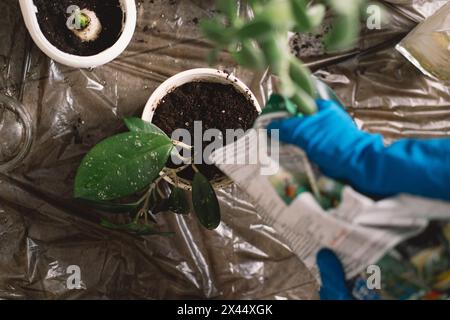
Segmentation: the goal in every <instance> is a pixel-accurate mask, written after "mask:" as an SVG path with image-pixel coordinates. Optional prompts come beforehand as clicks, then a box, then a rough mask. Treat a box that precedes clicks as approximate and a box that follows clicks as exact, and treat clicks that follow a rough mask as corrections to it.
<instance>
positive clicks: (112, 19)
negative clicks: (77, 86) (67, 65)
mask: <svg viewBox="0 0 450 320" xmlns="http://www.w3.org/2000/svg"><path fill="white" fill-rule="evenodd" d="M34 4H35V5H36V7H37V8H38V13H37V18H38V22H39V26H40V28H41V30H42V33H43V34H44V36H45V37H46V38H47V40H48V41H50V43H51V44H53V45H54V46H55V47H57V48H58V49H60V50H61V51H64V52H66V53H69V54H74V55H79V56H91V55H95V54H98V53H100V52H102V51H105V50H106V49H108V48H110V47H112V46H113V45H114V44H115V42H116V41H117V39H118V38H119V37H120V35H121V33H122V27H123V20H124V17H123V11H122V7H121V4H120V2H119V0H107V1H106V0H58V1H49V0H34ZM71 5H77V6H78V7H80V9H88V10H91V11H94V12H95V14H96V15H97V17H98V19H99V20H100V23H101V24H102V32H101V33H100V36H99V38H98V39H97V40H95V41H90V42H82V41H81V40H80V39H79V38H78V37H77V36H75V34H74V33H73V32H72V31H70V30H69V29H68V28H67V26H66V22H67V18H68V17H69V14H67V12H66V11H67V8H68V7H69V6H71Z"/></svg>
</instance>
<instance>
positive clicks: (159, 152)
mask: <svg viewBox="0 0 450 320" xmlns="http://www.w3.org/2000/svg"><path fill="white" fill-rule="evenodd" d="M173 147H174V146H173V144H172V141H171V140H170V139H169V138H168V137H167V136H163V135H160V134H157V133H143V132H127V133H121V134H118V135H115V136H112V137H110V138H108V139H105V140H103V141H102V142H100V143H99V144H98V145H96V146H95V147H94V148H93V149H92V150H91V151H90V152H89V153H88V154H87V155H86V157H85V158H84V159H83V161H82V162H81V165H80V167H79V168H78V172H77V175H76V178H75V197H76V198H81V199H87V200H96V201H98V200H100V201H104V200H113V199H118V198H122V197H125V196H129V195H132V194H134V193H136V192H138V191H140V190H142V189H143V188H144V187H145V186H147V185H148V184H149V183H151V182H152V181H153V180H154V179H155V178H156V177H158V175H159V173H160V172H161V170H162V169H163V168H164V166H165V164H166V162H167V160H168V158H169V155H170V152H171V150H172V148H173Z"/></svg>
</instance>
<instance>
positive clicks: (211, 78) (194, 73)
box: [142, 68, 261, 190]
mask: <svg viewBox="0 0 450 320" xmlns="http://www.w3.org/2000/svg"><path fill="white" fill-rule="evenodd" d="M195 81H205V82H216V83H223V84H231V85H233V86H234V87H235V88H236V90H237V91H238V92H241V93H242V94H243V95H245V96H246V97H248V98H249V99H250V101H252V102H253V106H254V107H255V109H256V110H257V111H258V113H260V112H261V107H260V105H259V103H258V100H257V99H256V97H255V95H254V94H253V93H252V92H251V91H250V89H249V88H248V87H247V86H246V85H245V84H244V83H243V82H242V81H241V80H239V79H238V78H236V77H235V76H233V75H231V74H228V73H226V72H223V71H220V70H217V69H209V68H199V69H191V70H187V71H184V72H181V73H178V74H176V75H175V76H173V77H171V78H169V79H167V80H166V81H164V82H163V83H162V84H161V85H160V86H159V87H158V88H157V89H156V90H155V91H154V92H153V94H152V95H151V96H150V99H149V100H148V102H147V104H146V105H145V108H144V112H143V114H142V119H143V120H145V121H148V122H152V120H153V116H154V114H155V110H156V108H157V107H158V104H159V102H160V101H161V100H162V99H163V98H164V97H165V96H166V95H167V94H168V93H170V92H171V91H173V90H174V89H175V88H177V87H180V86H182V85H183V84H186V83H189V82H195ZM164 180H166V181H167V182H169V183H170V184H172V185H175V183H174V182H173V180H172V179H171V178H170V177H168V176H165V177H164ZM231 183H232V180H231V179H230V178H228V177H226V176H225V177H222V178H219V179H215V180H213V181H211V184H212V186H213V187H214V188H215V189H219V188H223V187H226V186H228V185H230V184H231ZM178 186H179V187H180V188H182V189H185V190H191V189H192V185H191V182H190V181H188V180H185V179H182V178H179V181H178Z"/></svg>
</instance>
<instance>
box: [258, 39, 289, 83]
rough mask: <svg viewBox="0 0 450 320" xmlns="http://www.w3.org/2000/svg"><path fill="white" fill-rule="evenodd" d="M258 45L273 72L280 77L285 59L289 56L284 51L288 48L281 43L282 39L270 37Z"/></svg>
mask: <svg viewBox="0 0 450 320" xmlns="http://www.w3.org/2000/svg"><path fill="white" fill-rule="evenodd" d="M258 43H259V46H260V47H261V49H262V51H263V53H264V56H265V60H266V61H267V63H268V64H269V66H270V68H271V71H272V72H273V73H274V74H276V75H278V74H279V72H280V70H281V68H282V65H283V59H285V58H286V55H287V54H288V52H287V51H285V50H284V49H286V48H284V46H283V45H282V44H281V43H280V39H279V38H277V37H275V36H273V37H269V38H267V39H265V40H264V41H259V42H258Z"/></svg>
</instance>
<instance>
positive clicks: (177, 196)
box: [169, 187, 189, 214]
mask: <svg viewBox="0 0 450 320" xmlns="http://www.w3.org/2000/svg"><path fill="white" fill-rule="evenodd" d="M169 210H170V211H172V212H175V213H177V214H189V203H188V200H187V199H186V194H185V193H184V191H183V190H182V189H180V188H177V187H174V188H173V190H172V193H171V194H170V197H169Z"/></svg>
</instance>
